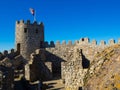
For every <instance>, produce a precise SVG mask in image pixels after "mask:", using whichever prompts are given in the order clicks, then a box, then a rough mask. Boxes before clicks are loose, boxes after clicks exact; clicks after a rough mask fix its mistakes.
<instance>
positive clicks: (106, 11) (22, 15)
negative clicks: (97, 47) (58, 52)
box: [0, 0, 120, 51]
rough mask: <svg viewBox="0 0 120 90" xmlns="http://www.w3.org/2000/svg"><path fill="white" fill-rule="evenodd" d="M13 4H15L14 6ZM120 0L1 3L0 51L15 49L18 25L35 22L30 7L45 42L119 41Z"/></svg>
mask: <svg viewBox="0 0 120 90" xmlns="http://www.w3.org/2000/svg"><path fill="white" fill-rule="evenodd" d="M11 2H14V3H12V4H11ZM119 3H120V1H119V0H114V1H113V0H90V1H89V0H84V1H83V0H74V1H73V0H57V1H56V0H51V1H49V0H40V1H37V0H30V1H29V2H28V1H24V2H23V1H16V0H11V1H9V0H4V1H2V2H1V3H0V10H1V14H0V20H1V21H0V25H1V30H0V51H4V50H10V49H12V48H15V22H16V21H17V20H18V21H19V20H24V21H25V22H26V21H27V20H30V21H31V22H32V21H33V16H32V15H31V13H30V11H29V8H34V9H35V11H36V19H37V22H43V23H44V27H45V33H44V34H45V41H48V42H50V41H54V42H56V41H58V40H59V41H60V42H62V41H63V40H65V41H66V42H67V41H69V40H72V42H74V41H75V40H79V39H80V38H84V37H88V38H89V39H90V42H91V41H92V40H94V39H95V40H96V41H97V42H98V44H99V42H100V41H101V40H104V41H106V43H108V40H110V39H115V41H116V42H118V39H119V38H120V32H119V30H120V5H119Z"/></svg>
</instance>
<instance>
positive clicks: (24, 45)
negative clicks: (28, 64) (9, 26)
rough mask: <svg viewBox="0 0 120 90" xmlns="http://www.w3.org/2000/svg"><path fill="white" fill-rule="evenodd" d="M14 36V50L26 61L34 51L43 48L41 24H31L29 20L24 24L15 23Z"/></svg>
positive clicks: (20, 22) (42, 27)
mask: <svg viewBox="0 0 120 90" xmlns="http://www.w3.org/2000/svg"><path fill="white" fill-rule="evenodd" d="M15 35H16V40H15V46H16V49H17V51H18V52H19V53H20V54H21V55H22V56H23V57H24V59H26V60H29V59H30V54H31V53H33V52H34V51H35V50H36V49H40V48H43V47H44V46H43V45H44V44H43V43H44V25H43V23H40V24H37V22H34V23H32V24H31V23H30V21H29V20H28V21H27V22H26V23H25V22H24V21H23V20H21V21H16V33H15Z"/></svg>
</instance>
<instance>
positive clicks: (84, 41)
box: [44, 38, 120, 48]
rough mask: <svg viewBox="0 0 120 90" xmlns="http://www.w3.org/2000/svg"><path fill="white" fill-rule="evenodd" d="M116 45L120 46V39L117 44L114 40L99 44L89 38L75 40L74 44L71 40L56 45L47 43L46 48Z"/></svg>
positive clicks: (51, 42) (52, 42)
mask: <svg viewBox="0 0 120 90" xmlns="http://www.w3.org/2000/svg"><path fill="white" fill-rule="evenodd" d="M115 44H120V39H118V41H117V42H116V41H115V40H114V39H110V40H109V41H108V43H106V41H104V40H101V41H100V42H99V43H98V42H97V41H96V40H92V41H90V39H89V38H81V39H80V40H75V41H74V42H72V41H71V40H69V41H68V42H67V41H65V40H63V41H61V42H60V41H57V42H56V43H54V41H50V43H49V42H45V43H44V45H45V47H47V48H49V47H58V46H61V47H64V46H75V45H77V46H78V45H91V46H99V47H102V46H111V45H115Z"/></svg>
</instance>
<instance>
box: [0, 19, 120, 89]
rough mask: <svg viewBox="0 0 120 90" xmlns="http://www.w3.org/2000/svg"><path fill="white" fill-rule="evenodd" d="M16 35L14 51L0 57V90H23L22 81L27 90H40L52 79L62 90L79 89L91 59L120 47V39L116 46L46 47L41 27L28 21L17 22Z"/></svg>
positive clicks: (84, 40) (83, 42)
mask: <svg viewBox="0 0 120 90" xmlns="http://www.w3.org/2000/svg"><path fill="white" fill-rule="evenodd" d="M15 35H16V36H15V49H11V51H10V52H8V51H6V50H5V51H4V52H1V53H0V83H1V84H0V90H14V89H15V90H26V89H25V88H26V87H24V86H23V85H22V84H21V82H20V81H21V80H26V81H27V82H29V86H31V88H32V89H30V88H29V89H28V90H36V89H37V90H39V84H40V81H46V80H51V79H53V78H60V79H62V80H63V83H64V84H65V90H79V89H82V88H83V86H84V80H83V79H84V77H85V74H86V73H87V70H88V68H89V66H90V63H91V61H93V58H94V56H95V55H96V54H97V53H100V52H101V51H102V50H104V49H105V48H107V47H109V46H112V45H115V44H120V39H119V40H118V42H117V43H115V40H113V39H111V40H110V41H109V43H108V44H106V43H105V41H103V40H102V41H101V42H100V44H97V41H96V40H93V41H92V42H90V41H89V38H81V39H80V40H76V41H75V42H74V43H72V41H68V43H66V41H63V42H62V43H60V42H59V41H57V42H56V44H55V43H54V42H53V41H51V42H50V44H49V43H48V42H46V41H45V40H44V24H43V23H40V24H38V23H37V22H34V23H31V22H30V21H29V20H28V21H27V22H24V21H23V20H21V21H16V32H15ZM18 87H19V89H18ZM20 87H21V88H20ZM27 88H28V87H27Z"/></svg>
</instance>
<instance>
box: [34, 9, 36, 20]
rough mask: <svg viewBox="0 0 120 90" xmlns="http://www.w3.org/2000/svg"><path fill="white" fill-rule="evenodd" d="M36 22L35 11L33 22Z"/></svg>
mask: <svg viewBox="0 0 120 90" xmlns="http://www.w3.org/2000/svg"><path fill="white" fill-rule="evenodd" d="M35 21H36V10H35V14H34V22H35Z"/></svg>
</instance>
